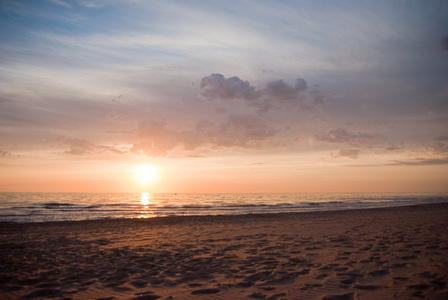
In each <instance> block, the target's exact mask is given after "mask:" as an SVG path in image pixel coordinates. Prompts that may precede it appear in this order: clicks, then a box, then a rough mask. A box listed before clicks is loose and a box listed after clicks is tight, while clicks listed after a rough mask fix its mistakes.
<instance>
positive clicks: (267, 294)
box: [0, 204, 448, 299]
mask: <svg viewBox="0 0 448 300" xmlns="http://www.w3.org/2000/svg"><path fill="white" fill-rule="evenodd" d="M447 228H448V204H428V205H418V206H407V207H395V208H384V209H383V208H380V209H367V210H352V211H336V212H313V213H291V214H272V215H247V216H218V217H175V218H157V219H144V220H141V219H139V220H136V219H135V220H104V221H81V222H55V223H34V224H7V223H3V224H0V249H1V254H0V298H1V299H47V298H53V299H418V298H423V299H447V298H448V287H447V280H448V234H447Z"/></svg>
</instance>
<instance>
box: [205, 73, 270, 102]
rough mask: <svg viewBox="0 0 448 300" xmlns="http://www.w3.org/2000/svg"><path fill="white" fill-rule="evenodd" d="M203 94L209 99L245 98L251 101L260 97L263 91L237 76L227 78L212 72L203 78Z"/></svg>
mask: <svg viewBox="0 0 448 300" xmlns="http://www.w3.org/2000/svg"><path fill="white" fill-rule="evenodd" d="M201 95H202V96H204V97H205V98H208V99H217V98H218V99H244V100H248V101H251V100H255V99H257V98H259V97H260V96H261V93H260V91H257V90H256V89H255V87H253V86H251V85H250V83H249V82H247V81H243V80H241V79H239V78H238V77H236V76H235V77H231V78H225V77H224V76H223V75H221V74H212V75H210V76H207V77H204V78H202V80H201Z"/></svg>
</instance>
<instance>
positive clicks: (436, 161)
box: [387, 158, 448, 166]
mask: <svg viewBox="0 0 448 300" xmlns="http://www.w3.org/2000/svg"><path fill="white" fill-rule="evenodd" d="M446 164H448V158H429V159H424V158H418V159H415V160H412V161H399V160H394V161H392V163H390V164H387V165H388V166H431V165H446Z"/></svg>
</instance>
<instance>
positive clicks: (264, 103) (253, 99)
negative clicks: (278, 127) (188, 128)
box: [200, 74, 323, 113]
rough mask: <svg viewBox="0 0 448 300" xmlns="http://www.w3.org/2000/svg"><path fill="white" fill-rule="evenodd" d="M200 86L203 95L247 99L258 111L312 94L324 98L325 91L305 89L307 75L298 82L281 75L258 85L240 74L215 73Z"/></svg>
mask: <svg viewBox="0 0 448 300" xmlns="http://www.w3.org/2000/svg"><path fill="white" fill-rule="evenodd" d="M200 88H201V91H200V95H201V96H203V97H204V98H206V99H208V100H215V99H220V100H243V101H244V103H245V104H246V105H247V106H249V107H254V108H256V109H257V112H258V113H265V112H268V111H269V110H270V109H271V108H273V107H282V106H284V105H285V104H289V105H300V104H301V103H302V102H303V101H304V100H305V99H307V98H308V97H310V98H311V99H313V101H314V103H315V104H318V103H322V102H323V93H322V92H320V91H318V90H317V89H315V90H313V91H312V92H310V93H304V92H305V91H306V90H308V85H307V83H306V81H305V79H303V78H298V79H297V80H296V83H295V85H294V86H290V85H288V84H287V83H286V82H284V81H283V80H282V79H280V80H276V81H271V82H268V83H267V84H266V86H265V87H263V88H260V89H256V88H255V87H254V86H252V85H251V84H250V83H249V82H248V81H243V80H241V79H240V78H238V77H236V76H235V77H231V78H225V77H224V76H223V75H222V74H212V75H210V76H206V77H204V78H202V80H201V85H200Z"/></svg>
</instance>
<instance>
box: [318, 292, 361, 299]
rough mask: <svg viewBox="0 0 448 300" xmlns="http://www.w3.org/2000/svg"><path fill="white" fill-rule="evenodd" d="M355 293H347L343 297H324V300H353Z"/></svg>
mask: <svg viewBox="0 0 448 300" xmlns="http://www.w3.org/2000/svg"><path fill="white" fill-rule="evenodd" d="M353 295H354V293H347V294H342V295H328V296H324V297H322V300H353Z"/></svg>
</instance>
